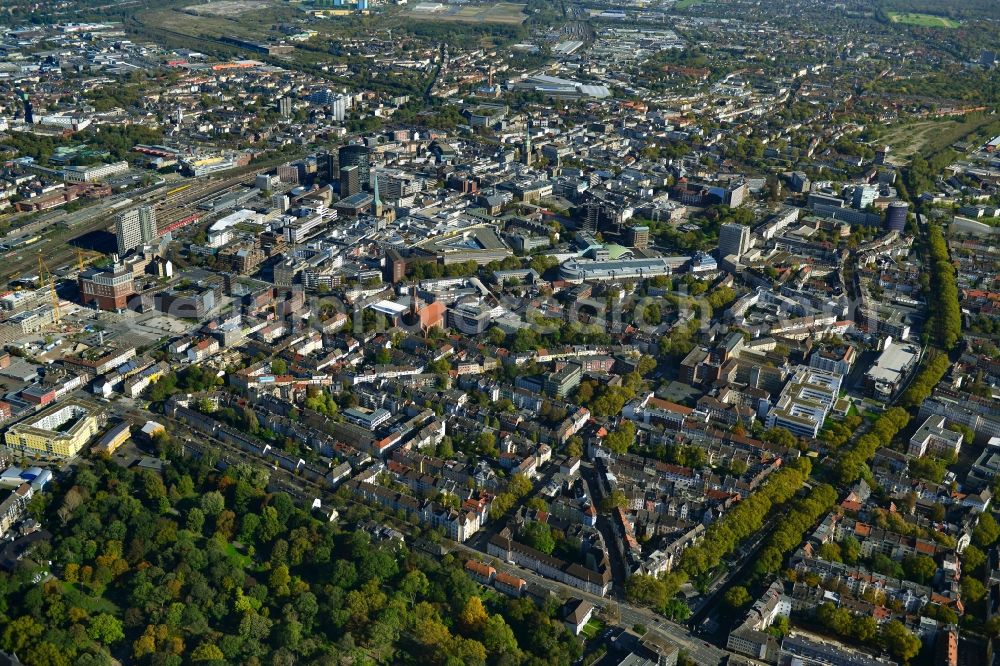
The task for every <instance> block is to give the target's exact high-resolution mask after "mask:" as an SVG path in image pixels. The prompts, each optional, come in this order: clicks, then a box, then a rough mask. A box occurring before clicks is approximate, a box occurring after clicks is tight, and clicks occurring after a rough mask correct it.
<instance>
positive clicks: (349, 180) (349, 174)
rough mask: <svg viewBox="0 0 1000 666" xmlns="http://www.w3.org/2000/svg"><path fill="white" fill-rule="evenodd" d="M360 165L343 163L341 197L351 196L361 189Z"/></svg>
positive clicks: (341, 169) (341, 168)
mask: <svg viewBox="0 0 1000 666" xmlns="http://www.w3.org/2000/svg"><path fill="white" fill-rule="evenodd" d="M360 170H361V169H360V168H358V165H356V164H351V165H350V166H344V165H341V167H340V197H341V198H344V197H349V196H351V195H352V194H357V193H358V192H360V191H361V183H360V180H361V179H360V174H359V173H358V172H359V171H360Z"/></svg>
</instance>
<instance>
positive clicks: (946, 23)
mask: <svg viewBox="0 0 1000 666" xmlns="http://www.w3.org/2000/svg"><path fill="white" fill-rule="evenodd" d="M695 1H696V2H697V0H695ZM886 15H887V16H888V17H889V20H890V21H892V22H893V23H905V24H906V25H915V26H919V27H921V28H957V27H958V25H959V24H958V21H954V20H952V19H950V18H947V17H944V16H935V15H934V14H914V13H911V12H886Z"/></svg>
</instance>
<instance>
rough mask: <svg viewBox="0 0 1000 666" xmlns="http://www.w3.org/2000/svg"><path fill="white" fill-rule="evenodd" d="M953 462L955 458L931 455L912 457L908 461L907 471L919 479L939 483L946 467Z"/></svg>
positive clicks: (946, 469)
mask: <svg viewBox="0 0 1000 666" xmlns="http://www.w3.org/2000/svg"><path fill="white" fill-rule="evenodd" d="M955 462H956V460H955V458H951V459H942V458H934V457H932V456H924V457H923V458H912V459H911V460H910V462H909V472H910V474H911V475H912V476H915V477H917V478H919V479H926V480H927V481H933V482H934V483H941V481H942V479H944V475H945V473H946V472H947V471H948V468H949V467H951V466H952V465H954V464H955Z"/></svg>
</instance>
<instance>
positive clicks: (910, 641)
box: [816, 602, 921, 663]
mask: <svg viewBox="0 0 1000 666" xmlns="http://www.w3.org/2000/svg"><path fill="white" fill-rule="evenodd" d="M816 620H817V621H818V622H819V623H820V624H821V625H822V626H823V627H824V628H826V629H827V630H828V631H831V632H833V633H834V634H836V635H837V636H839V637H841V638H844V639H848V640H855V641H858V642H859V643H861V644H863V645H867V646H869V647H874V648H881V649H885V650H888V651H889V652H890V653H891V654H892V655H893V656H894V657H895V658H897V659H899V660H900V661H902V662H904V663H905V662H909V661H910V660H911V659H913V658H914V657H916V656H917V654H918V653H919V652H920V646H921V643H920V639H919V638H917V637H916V636H914V635H913V633H912V632H911V631H910V630H909V629H907V628H906V626H905V625H903V623H902V622H900V621H899V620H890V621H889V622H886V623H885V624H884V625H883V626H882V628H881V630H879V626H878V622H877V621H876V620H875V618H873V617H871V616H870V615H854V614H852V613H851V612H850V611H849V610H847V609H845V608H837V607H836V606H834V605H833V604H832V603H829V602H827V603H825V604H822V605H821V606H819V607H818V608H817V609H816Z"/></svg>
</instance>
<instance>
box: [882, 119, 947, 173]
mask: <svg viewBox="0 0 1000 666" xmlns="http://www.w3.org/2000/svg"><path fill="white" fill-rule="evenodd" d="M957 125H958V122H956V121H954V120H943V121H938V120H919V121H917V122H913V123H904V124H902V125H896V126H895V127H893V128H892V129H890V130H889V131H888V132H886V134H885V136H883V137H882V138H880V139H879V141H880V142H882V143H885V144H887V145H889V146H890V147H892V153H890V156H889V157H890V160H893V161H898V163H900V164H905V163H906V162H907V161H908V160H909V158H910V157H911V156H912V155H914V154H915V153H917V152H918V151H920V149H921V148H923V147H924V146H925V145H927V144H928V143H929V142H931V140H932V139H934V137H935V136H940V134H942V133H947V134H950V133H951V130H953V129H955V127H956V126H957Z"/></svg>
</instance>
